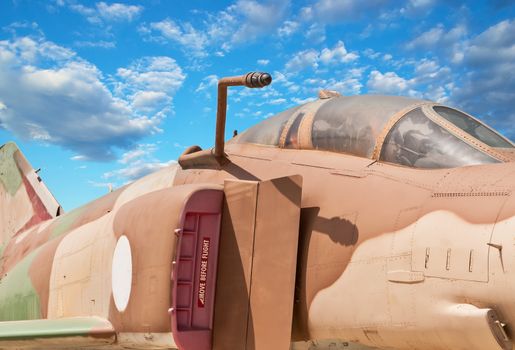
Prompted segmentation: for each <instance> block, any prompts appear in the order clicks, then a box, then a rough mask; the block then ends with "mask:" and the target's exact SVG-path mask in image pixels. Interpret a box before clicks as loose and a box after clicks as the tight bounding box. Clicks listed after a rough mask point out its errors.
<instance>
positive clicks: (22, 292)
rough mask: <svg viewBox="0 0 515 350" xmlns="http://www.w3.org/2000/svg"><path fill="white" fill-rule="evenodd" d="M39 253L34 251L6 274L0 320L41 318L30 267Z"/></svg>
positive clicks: (0, 296) (0, 295)
mask: <svg viewBox="0 0 515 350" xmlns="http://www.w3.org/2000/svg"><path fill="white" fill-rule="evenodd" d="M37 254H38V250H35V251H33V252H32V253H30V254H29V255H28V256H26V257H25V258H24V259H23V260H22V261H20V262H19V263H18V264H17V265H16V266H15V267H14V268H13V269H11V270H10V271H9V272H7V274H5V275H4V276H3V277H2V279H1V282H0V300H1V303H0V320H1V321H16V320H33V319H38V318H41V311H40V301H39V295H38V293H37V291H36V290H35V289H34V286H33V285H32V282H31V280H30V274H29V269H30V267H31V264H32V262H33V260H34V258H35V256H36V255H37Z"/></svg>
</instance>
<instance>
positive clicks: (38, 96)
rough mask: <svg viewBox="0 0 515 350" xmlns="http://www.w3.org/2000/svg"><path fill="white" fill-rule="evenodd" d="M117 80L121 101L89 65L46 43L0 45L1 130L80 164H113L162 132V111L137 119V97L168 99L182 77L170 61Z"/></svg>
mask: <svg viewBox="0 0 515 350" xmlns="http://www.w3.org/2000/svg"><path fill="white" fill-rule="evenodd" d="M119 72H122V73H123V74H120V76H119V77H113V78H112V82H113V83H114V84H115V85H116V86H117V89H118V91H117V94H116V95H113V93H112V92H111V91H110V90H109V88H108V87H107V85H106V83H105V78H104V77H103V74H102V73H101V72H100V71H99V70H98V68H97V67H96V66H94V65H92V64H91V63H89V62H87V61H85V60H83V59H81V58H79V57H77V55H76V54H75V53H74V52H73V51H71V50H69V49H66V48H63V47H61V46H58V45H56V44H54V43H52V42H49V41H46V40H45V39H42V38H40V39H33V38H28V37H23V38H16V39H13V40H5V41H0V96H2V103H3V104H4V105H5V107H6V108H4V109H2V110H0V125H2V127H3V128H5V129H7V130H9V131H11V132H13V133H14V134H16V135H17V136H18V137H21V138H25V139H27V138H28V139H35V140H39V141H43V142H45V143H52V144H56V145H60V146H63V147H65V148H68V149H70V150H73V151H75V152H77V154H79V155H81V156H82V157H84V158H83V159H86V158H87V159H96V160H102V159H110V158H112V157H113V156H114V149H116V148H122V149H123V148H129V147H131V145H132V144H133V143H134V142H135V141H136V140H138V139H140V138H142V137H144V136H147V135H149V134H152V133H154V132H157V131H159V124H160V123H161V121H162V119H163V118H164V117H165V113H163V111H159V112H156V113H155V114H153V115H146V114H140V113H138V111H137V110H136V109H135V108H133V107H132V106H131V97H132V96H138V91H162V92H166V93H167V94H168V95H169V96H171V94H173V93H174V92H175V91H176V90H177V89H178V88H179V87H180V86H181V84H182V81H183V80H184V75H183V74H182V72H181V69H180V67H178V66H177V64H176V63H175V61H173V60H172V59H170V58H163V57H157V58H146V59H143V60H141V61H138V62H136V63H135V64H133V65H131V66H129V67H128V68H124V69H121V70H120V71H119Z"/></svg>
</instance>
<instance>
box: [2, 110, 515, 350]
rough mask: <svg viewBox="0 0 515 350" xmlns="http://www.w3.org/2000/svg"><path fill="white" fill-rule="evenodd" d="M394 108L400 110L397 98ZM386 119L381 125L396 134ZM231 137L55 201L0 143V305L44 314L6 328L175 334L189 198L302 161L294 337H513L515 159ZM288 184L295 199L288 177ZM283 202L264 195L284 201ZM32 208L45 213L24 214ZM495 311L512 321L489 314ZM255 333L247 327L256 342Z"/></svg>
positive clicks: (395, 343) (27, 315)
mask: <svg viewBox="0 0 515 350" xmlns="http://www.w3.org/2000/svg"><path fill="white" fill-rule="evenodd" d="M408 102H409V101H408ZM408 102H406V103H408ZM417 103H423V102H420V101H419V102H417ZM317 106H318V105H317ZM315 107H316V106H315ZM375 107H377V108H375V109H377V110H380V108H379V107H380V106H375ZM405 107H406V106H403V107H402V108H405ZM391 113H392V114H393V116H394V117H395V118H399V115H397V114H398V113H400V112H399V111H393V110H392V111H391ZM401 117H402V116H401ZM392 118H393V117H392ZM386 119H387V118H386ZM393 124H394V123H392V122H390V123H387V125H389V127H391V126H392V125H393ZM288 125H290V124H288ZM381 126H382V124H381V125H379V124H378V125H377V130H376V131H377V135H378V138H381V137H382V138H384V136H385V135H386V134H387V132H386V131H387V130H386V131H385V130H383V129H382V128H381ZM309 128H310V125H309V123H308V122H303V123H301V125H300V126H299V133H300V134H301V135H300V143H299V144H301V145H306V144H308V145H309V143H306V142H307V139H308V138H309V136H310V133H309V130H310V129H309ZM283 146H284V144H283ZM376 146H377V145H376ZM308 148H309V147H308ZM225 152H226V153H227V158H228V159H229V162H227V163H224V164H222V165H221V166H218V167H211V168H210V166H205V167H204V168H191V169H186V168H181V167H179V166H177V165H172V166H170V167H168V168H165V169H163V170H161V171H159V172H157V173H154V174H151V175H149V176H147V177H145V178H142V179H140V180H138V181H136V182H135V183H132V184H130V185H127V186H125V187H123V188H120V189H118V190H117V191H115V192H113V193H110V194H108V195H106V196H104V197H102V198H100V199H98V200H97V201H95V202H92V203H90V204H88V205H86V206H84V207H81V208H78V209H76V210H74V211H72V212H70V213H67V214H63V215H61V216H57V217H55V213H53V212H52V210H50V209H48V208H51V207H52V206H51V205H50V204H51V201H50V200H49V199H48V198H46V199H45V196H43V195H41V193H44V192H43V191H38V190H37V187H34V183H33V182H30V181H29V180H30V178H31V176H33V175H34V174H32V173H31V171H33V170H32V168H31V167H30V166H29V165H28V163H26V161H24V158H23V156H22V155H21V152H19V151H17V148H16V147H15V146H14V145H13V144H9V145H7V146H4V147H3V148H2V153H1V154H2V157H3V158H0V164H1V165H0V166H1V167H2V169H7V170H6V171H5V174H10V175H1V176H2V178H1V179H2V181H1V183H0V205H1V206H0V215H1V219H2V220H1V221H0V233H1V235H2V236H1V237H2V242H0V243H1V250H0V253H1V259H0V271H1V273H2V277H1V279H0V319H2V320H21V319H25V320H28V319H39V318H41V320H38V321H31V322H32V323H31V322H29V323H27V324H24V325H21V324H18V325H20V327H19V328H16V324H15V323H12V322H9V323H1V322H0V338H1V337H2V335H3V336H4V337H6V338H10V337H15V338H16V343H15V346H18V345H20V344H29V345H30V344H33V347H36V348H37V347H38V346H37V345H39V343H36V342H33V343H31V342H32V341H33V340H34V338H35V337H39V336H42V337H46V336H48V337H58V338H59V337H62V338H63V339H64V338H67V337H75V336H79V338H78V339H75V338H74V341H77V343H76V344H75V346H77V347H81V346H86V344H97V343H94V342H93V343H88V341H91V339H90V338H95V337H98V338H102V337H103V336H105V335H106V334H107V337H108V338H109V340H108V341H107V343H106V344H109V346H112V347H113V348H122V347H123V346H127V347H132V348H148V347H152V346H154V347H155V348H173V347H174V341H173V338H172V335H171V333H170V315H169V313H168V309H169V307H170V305H171V300H170V295H171V291H170V288H171V287H170V284H171V276H170V275H171V265H172V261H173V259H174V254H175V244H176V235H175V234H174V230H175V229H176V228H177V227H178V226H177V225H178V223H179V222H180V218H181V213H182V209H183V205H184V203H185V202H186V201H187V200H188V198H190V196H191V195H192V194H193V193H196V191H200V190H203V189H213V188H217V189H220V188H221V187H222V186H223V184H224V181H226V180H231V179H237V180H252V181H255V182H262V181H265V180H272V179H277V178H280V177H289V176H295V175H300V176H301V177H302V198H301V213H300V227H299V237H298V240H299V244H298V258H297V271H296V282H295V287H296V289H295V305H294V315H293V323H294V327H293V328H294V329H293V334H292V340H299V341H301V340H313V341H312V342H310V343H307V344H308V345H306V344H304V345H306V346H308V347H309V348H313V349H323V348H324V346H325V347H331V346H333V347H338V346H339V347H340V348H349V346H352V347H354V348H356V346H354V345H349V346H345V345H344V344H345V343H344V341H353V342H358V343H361V344H363V345H365V346H373V347H379V348H397V349H421V350H429V349H431V350H434V349H441V350H450V349H453V350H454V349H467V350H470V349H473V350H475V349H477V350H479V349H481V350H483V349H503V350H505V349H510V348H511V345H510V344H511V340H510V339H511V338H509V339H508V340H502V339H501V338H502V331H503V330H504V329H506V330H507V331H508V337H511V336H512V333H511V332H512V329H513V327H515V299H514V298H513V295H515V284H514V282H513V281H515V251H514V250H515V246H514V244H513V242H514V241H515V196H514V195H513V191H514V190H515V182H514V181H513V178H514V175H515V164H514V163H509V162H506V163H499V164H492V165H481V166H470V167H463V168H454V169H435V170H423V169H411V168H405V167H401V166H394V165H390V164H385V163H382V162H377V161H376V159H372V158H361V157H354V156H349V155H346V154H338V153H334V152H327V151H318V150H314V149H302V150H299V149H286V148H281V147H262V146H259V145H253V144H238V143H229V144H227V147H226V148H225ZM376 153H377V152H375V153H374V154H376ZM4 158H6V159H4ZM22 163H23V164H22ZM2 171H3V170H2ZM16 174H18V176H19V177H20V180H19V181H18V180H17V179H16ZM8 178H9V180H7V179H8ZM24 179H26V181H25V180H24ZM29 185H30V186H32V188H33V190H34V191H32V192H31V190H30V188H29ZM235 195H236V196H237V195H238V193H236V194H235ZM281 195H284V196H285V198H286V199H285V200H288V196H291V192H289V191H288V190H284V191H282V192H281ZM38 201H39V202H38ZM277 202H279V201H273V202H271V203H268V204H267V209H268V210H270V211H271V212H274V213H279V214H280V213H281V212H282V211H281V210H282V209H283V208H280V207H274V205H277ZM49 203H50V204H49ZM41 205H42V206H41ZM35 208H36V209H35ZM37 208H40V209H41V208H46V209H48V210H47V214H48V215H50V216H51V218H50V219H48V220H46V221H44V222H42V223H39V224H38V223H36V222H34V221H31V220H33V218H34V216H35V215H36V214H37V213H36V211H37V210H40V209H37ZM229 214H230V213H229ZM246 215H249V216H252V215H257V212H256V211H253V212H252V213H250V214H246ZM40 218H41V217H40ZM246 219H248V218H246ZM235 220H241V222H245V220H243V218H233V217H230V215H229V216H227V217H225V218H223V220H222V221H223V223H224V225H229V226H230V225H232V224H234V223H235V222H236V221H235ZM251 221H252V220H251ZM21 228H23V229H21ZM223 229H224V228H222V232H223ZM276 234H278V235H279V234H280V232H277V233H276ZM122 236H124V237H126V238H127V241H128V244H129V245H130V248H131V263H132V276H131V282H132V283H131V288H130V293H128V294H129V295H128V296H127V299H128V301H127V305H126V307H125V305H124V307H122V308H117V307H116V304H115V301H114V298H113V286H112V280H113V276H112V274H113V273H117V272H116V271H118V269H112V262H113V261H112V260H113V253H114V251H115V247H116V242H117V241H118V239H119V238H120V237H122ZM271 237H272V238H273V234H272V235H271ZM272 238H271V239H272ZM222 239H223V238H222ZM230 243H231V244H234V243H235V242H230ZM283 243H284V242H283ZM294 246H295V244H294ZM223 253H224V252H220V254H223ZM247 253H248V255H249V256H252V254H253V252H247ZM252 264H266V259H259V258H257V259H256V260H255V261H253V262H252ZM263 266H264V265H263ZM234 268H235V269H239V268H242V266H239V265H238V264H235V266H234ZM124 273H127V271H125V272H124ZM122 277H127V276H122ZM273 277H274V276H271V278H272V279H273ZM261 293H266V289H263V291H261ZM271 299H272V300H273V297H272V298H271ZM255 300H259V298H256V299H255ZM124 304H125V300H124ZM226 304H229V305H230V300H228V301H227V303H226ZM252 307H254V308H258V307H259V305H253V306H252ZM120 310H122V311H120ZM254 314H255V315H257V313H254ZM254 314H253V312H252V310H250V312H249V315H250V316H249V317H250V318H249V319H250V320H251V321H252V320H253V319H252V317H251V316H252V315H254ZM93 319H95V320H99V323H98V324H96V323H95V322H96V321H93ZM257 320H258V318H257V317H256V322H257ZM492 320H494V321H499V323H492V322H493V321H492ZM501 323H506V324H507V325H508V326H506V328H502V327H501V328H499V327H500V326H499V325H497V326H495V325H496V324H501ZM468 325H471V326H468ZM2 327H4V328H2ZM67 327H68V328H67ZM110 327H111V328H110ZM216 327H223V325H216V324H215V330H216ZM496 327H497V328H496ZM109 329H112V330H113V332H115V333H116V335H117V338H116V339H117V340H116V343H115V344H111V343H112V342H114V341H115V340H114V338H111V335H112V334H111V335H110V333H109ZM256 329H257V328H256ZM17 330H18V333H16V332H17ZM38 332H39V333H38ZM86 333H87V335H85V334H86ZM38 334H39V335H38ZM248 334H250V335H249V336H250V337H252V334H253V333H252V329H251V331H249V333H248ZM82 336H84V337H82ZM499 336H500V337H501V338H499ZM81 337H82V338H81ZM496 337H497V338H496ZM86 338H88V339H86ZM25 339H26V340H28V341H27V342H25V343H23V342H24V341H25ZM324 339H326V340H327V339H338V341H336V340H335V341H324ZM499 339H501V340H499ZM254 340H255V339H250V340H249V342H248V343H254V344H259V343H260V342H256V341H254ZM4 344H7V343H4ZM9 344H10V343H9ZM34 344H37V345H34ZM13 346H14V345H13ZM296 346H297V345H296ZM299 346H300V345H299ZM0 347H2V344H0ZM185 350H191V349H185ZM280 350H281V349H280ZM283 350H284V349H283Z"/></svg>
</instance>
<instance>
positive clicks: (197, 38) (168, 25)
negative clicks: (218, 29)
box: [141, 18, 208, 57]
mask: <svg viewBox="0 0 515 350" xmlns="http://www.w3.org/2000/svg"><path fill="white" fill-rule="evenodd" d="M141 28H142V30H148V33H150V35H152V33H154V32H157V33H158V38H161V40H164V41H170V42H172V43H176V44H179V45H181V46H182V47H184V49H185V50H187V52H188V53H189V54H191V55H193V56H195V57H205V56H206V55H207V52H206V46H207V44H208V37H207V35H206V34H205V33H203V32H201V31H198V30H196V29H195V28H193V26H192V25H191V24H190V23H182V24H180V25H179V24H177V23H176V22H175V21H173V20H171V19H169V18H167V19H165V20H162V21H160V22H153V23H151V24H150V26H149V28H146V27H144V26H143V27H141Z"/></svg>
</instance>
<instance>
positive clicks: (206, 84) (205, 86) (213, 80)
mask: <svg viewBox="0 0 515 350" xmlns="http://www.w3.org/2000/svg"><path fill="white" fill-rule="evenodd" d="M218 79H219V78H218V76H217V75H214V74H211V75H208V76H207V77H205V78H204V79H202V81H201V82H200V84H199V86H198V87H197V88H196V89H195V92H202V91H204V92H205V93H206V97H207V98H211V91H215V90H214V87H215V86H217V85H218Z"/></svg>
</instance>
